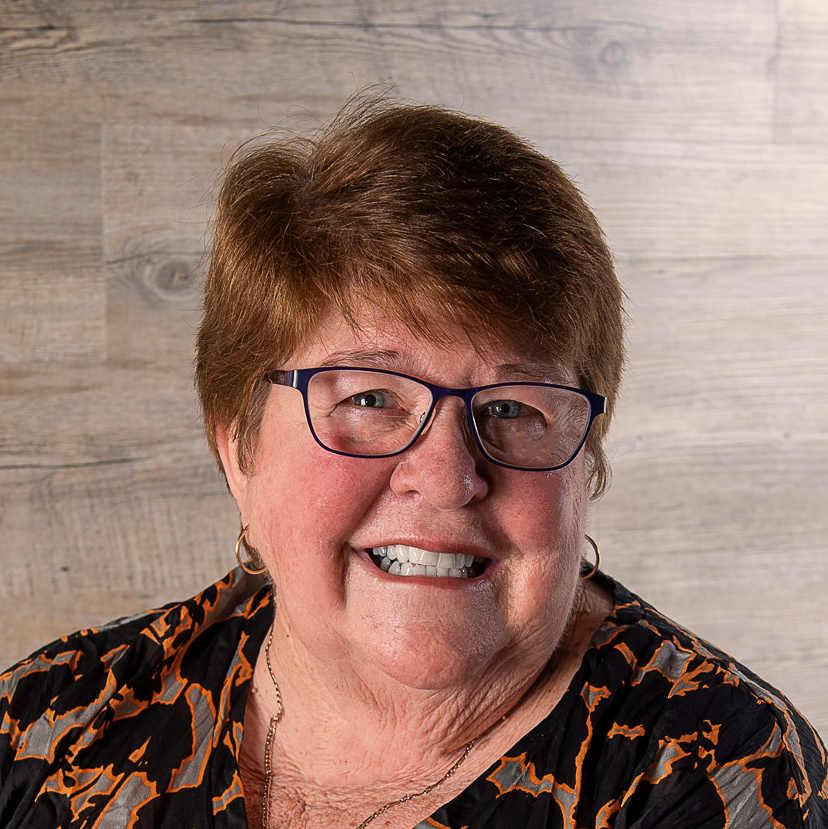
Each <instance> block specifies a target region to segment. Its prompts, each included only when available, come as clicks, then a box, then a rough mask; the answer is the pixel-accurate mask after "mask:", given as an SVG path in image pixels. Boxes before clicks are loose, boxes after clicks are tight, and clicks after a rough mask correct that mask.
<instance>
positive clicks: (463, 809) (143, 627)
mask: <svg viewBox="0 0 828 829" xmlns="http://www.w3.org/2000/svg"><path fill="white" fill-rule="evenodd" d="M622 360H623V345H622V309H621V291H620V288H619V285H618V282H617V280H616V278H615V275H614V273H613V267H612V261H611V257H610V254H609V252H608V250H607V248H606V246H605V243H604V241H603V238H602V235H601V231H600V229H599V227H598V225H597V223H596V221H595V219H594V217H593V216H592V214H591V213H590V211H589V209H588V208H587V207H586V205H585V204H584V202H583V201H582V199H581V197H580V196H579V194H578V192H577V191H576V190H575V188H574V187H573V186H572V184H571V183H570V182H569V181H568V180H567V179H566V178H565V177H564V176H563V174H562V173H561V171H560V170H559V168H558V167H557V166H556V165H555V164H554V163H552V162H551V161H549V160H548V159H546V158H544V157H543V156H541V155H539V154H538V153H537V152H535V151H534V150H532V149H531V148H529V147H528V146H527V145H526V144H525V143H523V142H522V141H521V140H519V139H518V138H516V137H515V136H514V135H512V134H510V133H509V132H507V131H506V130H504V129H502V128H500V127H497V126H493V125H491V124H488V123H482V122H480V121H477V120H473V119H470V118H467V117H465V116H461V115H458V114H456V113H452V112H447V111H443V110H440V109H436V108H427V107H408V106H400V105H392V104H373V105H370V106H363V107H356V108H354V107H352V108H351V109H350V110H347V111H346V112H345V114H343V115H342V116H340V117H339V118H338V119H337V120H336V121H335V122H334V123H333V124H332V125H331V126H330V127H329V128H328V129H327V130H326V131H325V132H324V133H322V134H321V135H319V136H317V137H316V139H315V140H289V141H280V142H276V143H270V144H267V145H264V146H260V147H258V148H255V149H253V150H250V151H248V152H247V154H246V155H244V156H243V157H241V158H239V159H238V160H237V161H236V162H235V163H234V165H233V166H232V168H231V169H230V171H229V173H228V175H227V177H226V180H225V183H224V186H223V190H222V192H221V197H220V204H219V213H218V220H217V224H216V231H215V241H214V245H213V249H212V259H211V266H210V273H209V279H208V282H207V287H206V294H205V309H204V319H203V323H202V326H201V330H200V334H199V338H198V358H197V383H198V389H199V392H200V396H201V402H202V406H203V410H204V419H205V423H206V429H207V436H208V439H209V441H210V445H211V447H212V449H213V451H214V453H215V455H216V457H217V458H218V459H219V462H220V464H221V469H222V471H223V473H224V475H225V477H226V480H227V484H228V486H229V488H230V491H231V492H232V495H233V497H234V499H235V501H236V504H237V505H238V510H239V514H240V519H241V527H242V530H241V533H240V535H239V537H238V541H237V543H236V555H237V556H238V557H239V562H240V565H241V567H240V568H239V569H236V570H234V571H233V572H232V573H230V575H228V576H227V577H226V578H225V579H224V580H222V581H221V582H219V583H218V584H216V585H214V586H212V587H210V588H208V589H207V590H206V591H205V592H204V593H202V594H201V595H200V596H198V597H196V598H195V599H192V600H190V601H186V602H183V603H180V604H175V605H171V606H168V607H166V608H162V609H160V610H156V611H152V612H150V613H147V614H142V615H139V616H135V617H131V618H128V619H122V620H119V621H118V622H116V623H114V624H112V625H110V626H107V627H104V628H101V629H98V630H96V631H84V632H82V633H79V634H75V635H73V636H70V637H66V638H64V639H62V640H60V641H59V642H57V643H55V644H52V645H50V646H49V647H47V648H45V649H44V650H43V651H41V652H39V653H37V654H35V655H34V656H32V657H30V658H29V659H27V660H26V661H24V662H23V663H21V664H20V665H18V666H17V667H15V668H13V669H12V670H11V671H10V672H8V673H7V674H6V675H5V677H4V678H3V680H2V684H0V714H1V715H2V733H0V825H2V826H3V827H26V828H27V829H46V828H47V827H50V828H51V827H70V826H71V827H93V826H95V827H101V826H105V827H127V826H129V827H141V828H142V829H143V828H144V827H176V828H177V829H178V827H244V826H251V827H254V828H255V829H259V827H262V829H277V827H287V828H289V829H303V828H304V827H318V828H319V829H342V828H343V827H346V829H347V827H366V826H369V825H373V827H376V829H379V827H385V828H386V829H390V828H391V827H393V828H394V829H403V827H404V828H405V829H411V827H418V829H428V827H430V828H431V829H440V828H441V827H443V828H444V827H450V829H462V827H467V828H468V829H483V827H487V829H505V827H509V829H512V828H513V827H521V828H522V827H530V829H532V828H535V827H576V826H577V827H587V826H589V827H597V826H601V827H615V828H616V829H621V828H622V827H627V828H629V827H642V828H643V827H688V828H689V827H723V826H740V827H765V826H767V827H771V826H773V827H806V826H807V827H824V826H826V825H828V823H827V822H828V803H827V802H826V797H827V796H828V791H827V790H826V775H827V774H828V766H826V757H825V750H824V748H823V746H822V744H821V743H820V741H819V738H818V737H817V735H816V734H815V733H814V731H813V730H812V729H811V728H810V726H809V725H808V724H807V723H806V722H805V721H804V720H803V719H802V717H801V716H800V715H799V714H798V713H797V712H796V710H795V709H794V708H792V707H791V706H790V704H789V703H788V702H787V701H786V700H785V699H784V697H782V696H781V694H779V693H778V692H777V691H775V690H773V689H772V688H770V687H769V686H767V685H766V684H765V683H763V682H762V681H761V680H760V679H758V678H757V677H756V676H754V675H753V674H751V673H749V672H748V671H747V670H746V669H744V668H742V667H741V666H740V665H738V664H737V663H735V662H734V661H733V660H732V659H730V658H729V657H728V656H726V655H725V654H723V653H721V652H719V651H717V650H716V649H715V648H713V647H712V646H710V645H708V644H706V643H704V642H702V641H701V640H699V639H698V638H696V637H695V636H693V635H692V634H690V633H688V632H687V631H685V630H683V629H682V628H680V627H678V626H676V625H675V624H674V623H672V622H671V621H669V620H668V619H666V618H664V617H663V616H661V615H660V614H659V613H658V612H657V611H656V610H654V609H653V608H652V607H650V606H649V605H647V604H646V603H645V602H643V601H642V600H640V599H638V598H637V597H635V596H633V595H632V594H631V593H629V592H628V591H627V590H626V589H624V588H623V587H622V586H621V585H619V584H618V583H616V582H613V581H612V580H611V579H610V578H609V577H607V576H604V575H603V574H601V573H600V572H599V571H598V564H597V561H595V559H594V558H593V556H594V555H597V546H596V545H595V543H594V542H593V541H592V540H591V539H589V538H587V537H586V536H585V535H584V523H585V515H586V507H587V501H588V496H589V495H590V494H591V495H593V496H594V495H597V494H598V493H600V492H601V491H602V490H603V488H604V487H605V485H606V483H607V474H608V472H607V465H606V460H605V457H604V454H603V452H602V448H601V441H602V438H603V436H604V435H605V433H606V430H607V427H608V425H609V419H610V415H611V413H612V410H613V405H614V402H615V399H616V395H617V391H618V384H619V378H620V375H621V367H622ZM593 550H594V553H593ZM585 553H588V556H587V555H585ZM593 562H594V563H593Z"/></svg>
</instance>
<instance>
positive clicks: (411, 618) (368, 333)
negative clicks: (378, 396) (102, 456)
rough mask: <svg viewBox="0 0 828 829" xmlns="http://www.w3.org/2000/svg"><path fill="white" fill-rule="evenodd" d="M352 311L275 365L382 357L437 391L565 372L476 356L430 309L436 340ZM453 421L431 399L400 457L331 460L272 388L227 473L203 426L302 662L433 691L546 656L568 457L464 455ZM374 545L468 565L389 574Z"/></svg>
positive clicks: (290, 394)
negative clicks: (541, 463) (461, 572)
mask: <svg viewBox="0 0 828 829" xmlns="http://www.w3.org/2000/svg"><path fill="white" fill-rule="evenodd" d="M361 319H363V320H364V321H365V324H364V327H363V330H362V331H361V332H359V333H356V332H354V331H353V330H352V329H351V328H350V327H349V326H348V325H347V324H346V323H345V321H344V320H343V319H342V318H341V317H339V316H338V315H336V316H334V315H332V316H331V317H330V318H329V319H328V321H327V324H326V325H324V326H323V328H322V330H321V332H320V334H319V335H318V336H317V337H316V338H314V339H313V340H312V341H310V342H308V343H307V344H306V346H305V347H304V348H303V349H301V350H300V351H299V352H298V353H296V354H295V355H294V356H293V357H292V358H291V360H290V361H289V363H288V364H286V365H285V366H284V368H288V369H292V368H312V367H317V366H321V365H343V366H365V367H370V368H380V369H382V368H387V369H390V370H393V371H399V372H403V373H406V374H410V375H413V376H415V377H419V378H422V379H425V380H427V381H431V382H433V383H435V384H438V385H441V386H449V387H467V386H480V385H484V384H486V383H493V382H503V381H508V380H543V381H550V382H571V381H572V379H573V378H572V377H571V376H569V375H568V373H567V372H566V370H564V369H561V367H559V366H555V365H553V364H549V365H544V364H538V363H537V362H533V361H530V360H527V359H524V358H523V357H522V355H521V354H517V353H512V352H509V351H507V350H504V349H492V350H491V351H490V352H489V353H487V354H486V356H485V357H482V356H481V355H480V354H478V353H477V352H476V351H475V350H474V348H473V347H472V345H471V344H470V342H469V341H468V339H467V338H466V337H465V335H464V334H463V333H462V331H461V330H459V329H458V328H457V327H456V326H454V325H453V324H451V323H449V322H447V321H445V320H443V321H442V322H441V323H439V324H440V329H439V330H440V334H441V337H446V335H448V336H449V337H450V339H451V343H450V345H449V346H448V347H445V346H437V345H434V344H433V343H429V342H428V341H425V340H422V339H418V338H417V337H416V336H414V335H413V334H412V333H411V332H410V331H409V330H408V329H407V328H405V327H404V326H401V325H398V324H395V323H393V322H388V321H387V320H385V319H382V318H380V317H375V316H374V317H372V312H371V310H370V308H367V309H365V312H364V314H363V316H362V317H361ZM463 417H464V408H463V403H462V401H461V400H459V399H458V398H447V399H444V400H442V401H441V402H440V404H439V406H438V408H437V412H436V414H435V416H434V419H433V421H432V423H431V426H430V427H429V429H428V430H427V432H426V433H425V434H424V435H422V436H421V437H420V439H419V440H418V441H417V442H416V443H415V444H414V445H413V446H412V447H411V448H410V449H409V450H408V451H407V452H405V453H404V454H402V455H399V456H397V457H391V458H351V457H344V456H340V455H335V454H332V453H331V452H328V451H326V450H325V449H323V448H322V447H320V446H319V445H318V444H317V443H316V442H315V441H314V439H313V437H312V435H311V433H310V430H309V428H308V425H307V422H306V419H305V413H304V408H303V401H302V395H301V394H300V392H298V391H297V390H296V389H293V388H289V387H285V386H274V387H273V388H272V390H271V392H270V396H269V399H268V402H267V405H266V409H265V413H264V417H263V422H262V425H261V431H260V434H259V438H258V443H257V447H256V455H255V467H254V470H253V471H252V473H250V474H249V475H244V474H242V473H241V472H240V471H239V469H238V465H237V463H236V461H235V446H234V445H233V444H232V443H228V439H227V436H226V435H222V434H219V435H218V438H219V446H220V448H221V451H222V458H223V461H224V464H225V469H226V470H227V473H228V480H229V483H230V486H231V489H232V490H233V494H234V496H235V498H236V501H237V503H238V506H239V510H240V512H241V517H242V521H243V523H244V524H245V525H248V524H249V526H250V528H249V531H248V535H247V538H248V541H249V542H250V543H251V544H252V545H253V546H254V547H255V548H256V549H257V550H258V551H259V553H260V555H261V557H262V559H263V561H264V563H265V564H266V566H267V568H268V570H269V571H270V573H271V575H272V577H273V581H274V585H275V592H276V607H277V609H276V625H277V628H276V630H277V634H279V633H281V634H284V635H289V636H290V637H292V640H293V643H294V645H295V646H296V647H297V648H299V649H300V650H301V651H302V652H303V653H304V654H305V655H306V656H307V657H308V658H309V659H316V660H322V661H323V662H326V663H328V664H330V662H331V661H334V662H336V661H342V660H344V662H343V664H347V665H348V666H349V667H350V668H351V669H353V670H354V671H356V673H357V674H358V675H359V676H361V677H362V678H363V679H365V680H367V681H370V679H371V676H372V675H381V676H385V677H392V678H393V679H395V680H397V681H399V682H402V683H404V684H406V685H409V686H411V687H416V688H422V689H433V690H438V689H447V688H452V687H461V686H463V685H468V686H469V687H478V684H479V683H480V682H483V681H486V682H497V681H498V676H501V677H505V676H506V674H508V673H509V672H510V671H514V670H521V669H522V668H525V669H530V668H531V669H535V670H537V669H539V668H540V667H541V666H542V665H543V664H545V662H546V661H547V660H548V658H549V656H550V654H551V653H552V651H553V650H554V648H555V647H556V645H557V644H558V642H559V640H560V637H561V635H562V632H563V630H564V626H565V624H566V621H567V618H568V616H569V613H570V610H571V608H572V605H573V602H574V596H575V589H576V585H577V583H578V566H579V561H580V551H581V543H582V538H583V526H582V524H583V519H584V507H585V497H586V496H585V478H584V464H583V453H581V454H579V455H578V457H576V458H575V460H574V461H572V463H571V464H570V465H569V466H567V467H565V468H564V469H561V470H558V471H555V472H525V471H518V470H511V469H505V468H502V467H499V466H496V465H494V464H492V463H490V462H489V461H487V460H486V459H484V458H483V457H482V456H481V455H480V452H479V450H478V448H477V446H476V445H475V444H474V442H473V439H471V438H470V437H469V436H468V434H467V432H466V431H465V430H464V428H463V425H462V421H463ZM386 545H410V546H413V547H416V548H419V549H420V550H428V551H433V552H435V553H451V554H456V553H463V554H465V555H474V556H479V557H480V558H482V559H483V560H484V562H483V571H482V573H481V574H479V575H477V576H475V577H472V578H454V577H446V576H443V577H439V576H432V577H430V576H422V577H417V576H414V577H412V576H407V577H404V576H401V575H396V576H395V575H389V574H388V573H386V572H384V571H383V570H382V569H380V567H378V566H377V565H376V564H375V563H374V561H373V560H372V558H371V556H370V555H369V552H368V551H369V550H373V549H376V548H378V547H382V546H386Z"/></svg>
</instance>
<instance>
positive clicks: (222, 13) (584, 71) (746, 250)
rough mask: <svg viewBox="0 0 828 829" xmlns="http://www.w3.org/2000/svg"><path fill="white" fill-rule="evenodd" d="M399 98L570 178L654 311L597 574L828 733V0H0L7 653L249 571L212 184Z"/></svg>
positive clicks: (631, 392)
mask: <svg viewBox="0 0 828 829" xmlns="http://www.w3.org/2000/svg"><path fill="white" fill-rule="evenodd" d="M377 82H379V83H386V84H389V85H393V86H394V88H395V90H396V92H397V93H398V94H399V95H401V96H404V97H409V98H413V99H416V100H422V101H427V102H436V103H442V104H446V105H449V106H452V107H458V108H462V109H465V110H467V111H469V112H472V113H474V114H478V115H482V116H484V117H487V118H490V119H492V120H495V121H499V122H501V123H504V124H506V125H507V126H509V127H511V128H513V129H515V130H517V131H518V132H520V133H522V134H523V135H525V136H527V137H528V138H530V139H531V140H532V141H534V142H535V143H536V144H537V145H538V146H539V147H540V148H541V149H542V150H544V151H545V152H547V153H549V154H550V155H552V157H554V158H556V159H557V160H558V161H559V162H561V164H562V165H563V166H564V168H565V169H566V170H567V171H568V172H569V173H570V174H572V175H573V176H574V177H575V179H576V180H577V182H578V183H579V186H580V187H581V188H582V190H583V191H584V193H585V194H586V195H587V198H588V199H589V201H590V203H591V204H592V205H593V207H594V208H595V210H596V212H597V213H598V215H599V217H600V218H601V219H602V221H603V224H604V227H605V229H606V231H607V234H608V236H609V239H610V242H611V245H612V247H613V249H614V250H615V252H616V255H617V260H618V267H619V272H620V274H621V278H622V280H623V283H624V286H625V289H626V291H627V294H628V296H629V304H628V311H629V316H630V330H629V339H630V368H629V371H628V373H627V378H626V384H625V389H624V393H623V397H622V400H621V405H620V413H619V416H618V420H617V422H616V424H615V427H614V429H613V432H612V435H611V440H610V451H611V454H612V456H613V458H614V463H613V466H614V483H613V485H612V488H611V490H610V492H609V494H608V495H607V496H606V497H605V498H604V499H603V500H602V501H601V502H600V503H598V504H597V505H595V507H594V508H593V511H592V515H591V519H590V521H591V529H592V532H593V533H594V535H595V536H596V537H597V539H598V540H599V542H600V544H601V547H602V552H603V561H604V565H605V569H607V571H608V572H610V573H612V574H614V575H616V576H617V577H619V578H621V579H622V580H623V581H625V582H626V583H627V584H628V585H629V586H630V587H631V588H632V589H634V590H636V591H638V592H640V593H641V594H643V595H644V596H645V597H647V598H649V599H650V600H651V601H653V602H655V603H656V604H657V605H658V606H659V607H660V608H661V609H662V610H664V611H665V612H667V613H670V614H671V615H673V616H675V617H676V618H678V619H679V620H680V621H681V622H683V623H684V624H686V625H688V626H690V627H692V628H694V629H695V630H697V631H698V632H699V633H700V634H703V635H705V636H707V637H709V638H711V639H712V640H713V641H714V642H716V643H717V644H719V645H720V646H722V647H724V648H726V649H728V650H729V651H731V652H732V653H733V654H734V655H735V656H736V657H738V658H740V659H742V660H743V661H745V662H747V663H748V664H749V665H750V666H751V667H753V668H754V669H755V670H756V671H757V672H759V673H761V674H763V675H764V676H765V677H766V678H768V679H769V680H771V681H772V682H774V683H775V684H776V685H778V686H779V687H780V688H781V689H782V690H783V691H785V692H786V693H788V694H789V695H790V696H791V697H792V698H793V699H794V701H795V702H796V703H797V704H798V705H799V707H800V708H801V709H802V710H803V711H804V712H805V713H806V714H807V715H808V716H809V717H810V718H811V719H812V720H813V722H814V724H815V725H816V726H817V727H818V729H820V730H821V731H822V733H823V734H824V735H825V734H828V695H826V692H825V687H826V680H828V655H826V654H828V647H826V646H827V645H828V642H827V641H826V640H827V639H828V619H826V612H825V604H826V599H825V597H826V593H828V540H827V539H828V477H826V471H825V470H826V461H828V451H826V450H827V449H828V428H826V413H827V412H828V324H827V323H828V280H826V270H828V156H826V140H827V139H828V4H826V3H825V2H824V0H728V2H721V0H696V2H694V3H687V2H685V0H663V1H662V2H658V3H652V2H640V0H592V2H587V3H585V2H583V1H582V0H559V1H558V2H549V0H511V2H509V3H503V2H501V0H497V2H496V1H495V0H472V1H471V2H462V3H461V2H459V0H439V2H438V0H420V2H419V3H418V4H416V7H415V4H411V3H408V2H402V0H382V2H380V0H336V2H334V0H315V2H314V0H312V1H311V2H303V3H299V2H296V0H281V1H274V2H265V0H250V2H247V1H246V0H244V1H243V2H231V1H230V0H205V2H197V1H196V0H163V1H162V0H135V1H134V2H130V1H129V0H126V1H125V0H0V113H2V121H1V122H0V188H1V189H0V315H2V320H0V323H1V324H0V361H2V365H1V366H0V566H2V572H1V573H0V630H2V632H3V633H2V636H0V662H2V663H4V664H6V663H9V662H11V661H13V660H15V659H17V658H18V657H21V656H23V655H24V654H26V653H27V652H28V651H30V650H31V649H33V648H34V647H36V646H37V645H38V644H41V643H43V642H44V641H46V640H48V639H51V638H53V637H55V636H57V635H59V634H61V633H64V632H67V631H68V630H70V629H74V628H77V627H82V626H86V625H89V624H93V623H98V622H102V621H104V620H106V619H109V618H111V617H114V616H118V615H122V614H125V613H127V612H132V611H135V610H138V609H141V608H143V607H146V606H150V605H157V604H159V603H161V602H165V601H168V600H173V599H176V598H182V597H184V596H186V595H189V594H191V593H193V592H195V591H196V590H198V589H199V588H200V587H202V586H204V585H206V584H207V583H208V582H210V581H212V580H214V579H216V578H217V577H219V576H220V575H221V574H223V573H224V572H225V570H227V569H228V568H229V567H230V566H231V565H232V563H233V561H232V558H233V553H232V549H233V543H234V539H235V533H236V527H237V517H236V514H235V511H234V508H233V504H232V502H231V500H230V498H229V496H228V495H227V493H226V491H225V489H224V487H223V485H222V483H221V481H220V479H219V477H218V475H217V474H216V472H215V470H214V468H213V467H212V463H211V461H210V459H209V457H208V454H207V451H206V447H205V442H204V439H203V437H202V435H201V431H200V424H199V414H198V410H197V406H196V403H195V398H194V394H193V391H192V379H191V360H192V346H193V336H194V329H195V326H196V324H197V320H198V307H199V301H200V298H199V297H200V284H201V278H202V264H203V258H204V251H205V246H206V243H207V236H206V227H207V220H208V218H209V216H210V215H211V211H212V192H213V187H214V183H215V181H216V178H217V175H218V173H219V171H220V169H221V165H222V164H223V163H224V162H225V161H226V160H227V158H228V156H229V154H230V153H231V152H232V150H233V149H234V148H235V147H236V146H237V144H238V143H240V142H241V141H242V140H244V139H246V138H247V137H249V136H251V135H252V134H254V133H256V132H259V131H261V130H262V129H264V128H266V127H269V126H272V125H285V124H286V125H289V126H292V127H295V128H299V129H301V128H303V127H306V126H313V125H315V124H317V123H318V122H319V120H320V119H324V118H325V117H327V116H328V115H330V114H331V113H332V112H334V111H335V110H336V109H337V107H338V106H339V105H340V104H341V102H342V101H343V100H344V99H345V98H346V97H347V96H348V95H350V94H351V93H353V92H354V91H355V90H357V89H359V88H360V87H362V86H364V85H366V84H371V83H377Z"/></svg>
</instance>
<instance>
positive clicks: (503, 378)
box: [319, 349, 572, 384]
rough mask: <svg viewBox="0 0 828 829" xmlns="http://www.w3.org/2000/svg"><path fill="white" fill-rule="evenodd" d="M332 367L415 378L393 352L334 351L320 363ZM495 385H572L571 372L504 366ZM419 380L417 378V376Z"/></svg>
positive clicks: (550, 366)
mask: <svg viewBox="0 0 828 829" xmlns="http://www.w3.org/2000/svg"><path fill="white" fill-rule="evenodd" d="M329 366H353V367H354V368H374V369H377V370H378V371H398V372H399V373H400V374H411V368H410V366H409V365H407V364H406V363H405V362H404V360H403V356H402V354H400V352H399V351H394V350H393V349H380V350H372V351H368V350H365V351H363V350H356V351H333V352H331V353H330V354H329V355H328V356H327V357H326V358H325V360H323V361H322V362H320V363H319V367H320V368H327V367H329ZM492 373H493V375H494V379H493V381H492V382H495V383H508V382H510V381H514V382H528V383H561V384H567V383H572V377H571V374H570V372H568V371H566V370H565V369H564V367H563V366H561V365H560V364H557V363H541V362H538V361H535V360H528V361H527V362H522V363H502V364H500V365H497V366H492ZM414 376H416V375H414Z"/></svg>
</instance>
